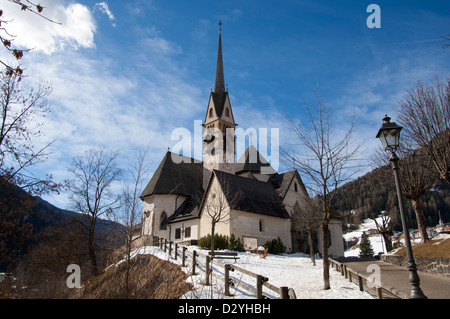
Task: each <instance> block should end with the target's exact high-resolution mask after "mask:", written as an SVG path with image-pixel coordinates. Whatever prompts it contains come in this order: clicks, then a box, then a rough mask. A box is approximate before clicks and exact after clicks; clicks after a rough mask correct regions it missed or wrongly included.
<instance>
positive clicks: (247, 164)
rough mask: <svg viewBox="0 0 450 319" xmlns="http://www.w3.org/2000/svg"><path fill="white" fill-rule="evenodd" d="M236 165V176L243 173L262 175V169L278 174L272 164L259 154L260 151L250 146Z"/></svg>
mask: <svg viewBox="0 0 450 319" xmlns="http://www.w3.org/2000/svg"><path fill="white" fill-rule="evenodd" d="M235 165H236V174H238V175H240V174H242V173H243V172H253V173H260V172H261V168H263V167H265V168H267V169H269V171H270V172H269V173H270V174H276V171H275V170H274V169H273V168H272V167H271V166H270V163H269V162H267V160H266V159H265V158H264V157H263V156H262V155H261V153H259V152H258V150H257V149H256V148H255V147H254V146H253V145H250V146H249V147H248V148H247V149H246V151H245V153H244V154H243V155H242V156H241V158H240V159H239V160H238V162H237V163H236V164H235Z"/></svg>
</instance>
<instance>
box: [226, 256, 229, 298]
mask: <svg viewBox="0 0 450 319" xmlns="http://www.w3.org/2000/svg"><path fill="white" fill-rule="evenodd" d="M225 296H230V265H229V264H225Z"/></svg>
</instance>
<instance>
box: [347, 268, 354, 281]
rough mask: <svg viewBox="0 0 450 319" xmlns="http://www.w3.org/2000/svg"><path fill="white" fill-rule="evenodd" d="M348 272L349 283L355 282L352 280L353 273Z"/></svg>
mask: <svg viewBox="0 0 450 319" xmlns="http://www.w3.org/2000/svg"><path fill="white" fill-rule="evenodd" d="M347 272H348V281H349V282H353V280H352V272H351V271H350V270H348V271H347Z"/></svg>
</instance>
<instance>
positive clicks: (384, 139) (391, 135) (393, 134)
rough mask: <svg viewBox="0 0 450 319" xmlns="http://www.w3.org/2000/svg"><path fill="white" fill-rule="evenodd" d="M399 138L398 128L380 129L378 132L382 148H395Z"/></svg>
mask: <svg viewBox="0 0 450 319" xmlns="http://www.w3.org/2000/svg"><path fill="white" fill-rule="evenodd" d="M399 139H400V130H398V129H390V130H382V131H381V134H380V141H381V144H383V147H384V149H385V150H386V149H397V148H398V145H399Z"/></svg>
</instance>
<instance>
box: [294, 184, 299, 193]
mask: <svg viewBox="0 0 450 319" xmlns="http://www.w3.org/2000/svg"><path fill="white" fill-rule="evenodd" d="M294 191H295V192H297V191H298V189H297V183H294Z"/></svg>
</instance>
